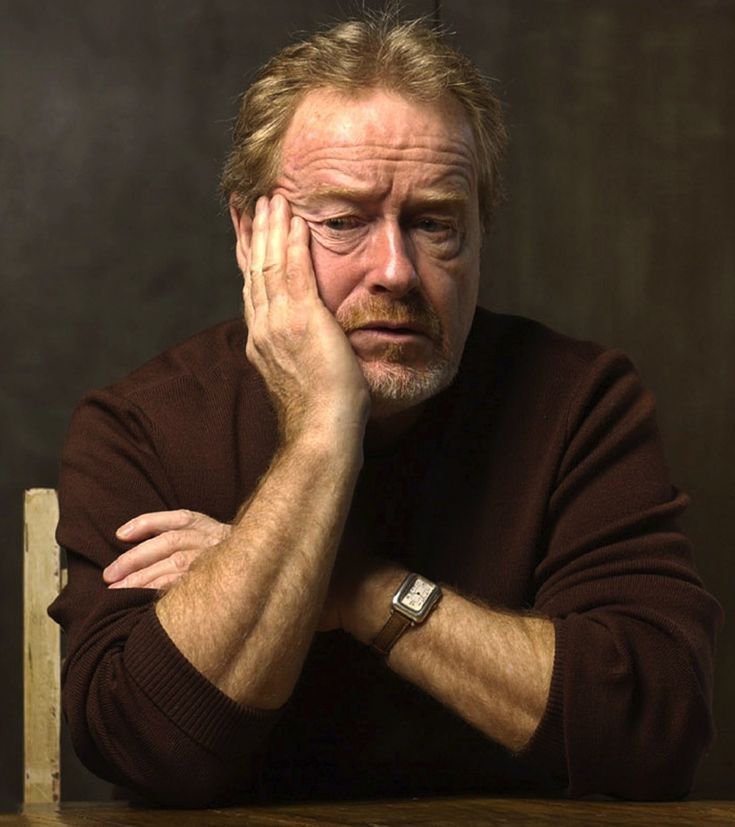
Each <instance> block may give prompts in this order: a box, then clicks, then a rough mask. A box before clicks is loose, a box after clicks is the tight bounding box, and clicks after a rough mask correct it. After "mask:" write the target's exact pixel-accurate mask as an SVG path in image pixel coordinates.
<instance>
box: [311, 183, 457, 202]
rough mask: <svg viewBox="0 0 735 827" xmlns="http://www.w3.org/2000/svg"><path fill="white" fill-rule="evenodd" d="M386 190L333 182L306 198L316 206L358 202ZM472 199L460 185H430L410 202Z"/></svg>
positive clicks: (414, 195) (414, 193)
mask: <svg viewBox="0 0 735 827" xmlns="http://www.w3.org/2000/svg"><path fill="white" fill-rule="evenodd" d="M385 194H386V193H385V192H381V191H377V192H376V191H375V190H374V189H373V188H372V187H366V188H364V189H361V188H360V187H337V186H333V185H331V184H322V185H319V186H318V187H317V188H316V189H315V190H314V191H313V192H311V193H309V195H308V196H307V197H306V200H307V201H308V202H309V203H310V204H313V205H314V206H319V205H321V204H323V203H325V202H328V201H349V202H352V203H356V202H359V201H366V200H368V201H369V200H379V199H380V198H383V197H384V196H385ZM469 199H470V193H469V192H468V191H466V190H465V189H462V188H460V187H428V188H426V189H418V190H415V191H413V192H411V195H410V198H409V202H410V205H411V206H412V207H413V206H432V205H434V206H439V205H442V206H444V205H449V206H453V205H459V206H461V205H463V204H466V203H467V201H469Z"/></svg>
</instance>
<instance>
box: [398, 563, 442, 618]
mask: <svg viewBox="0 0 735 827" xmlns="http://www.w3.org/2000/svg"><path fill="white" fill-rule="evenodd" d="M440 596H441V589H440V588H439V586H437V585H436V583H432V582H431V580H427V579H426V578H425V577H422V576H421V575H420V574H413V575H411V576H410V577H408V578H407V579H406V580H405V582H404V583H403V585H402V586H401V588H400V590H399V591H398V594H396V596H395V598H394V600H393V605H394V606H395V608H396V609H398V610H399V611H401V612H402V613H403V614H405V615H407V616H408V617H410V618H411V619H412V620H414V621H419V622H420V621H422V620H423V619H424V618H425V617H426V615H428V613H429V610H430V609H431V607H432V606H433V605H434V603H436V601H437V600H438V599H439V597H440Z"/></svg>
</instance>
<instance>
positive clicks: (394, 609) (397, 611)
mask: <svg viewBox="0 0 735 827" xmlns="http://www.w3.org/2000/svg"><path fill="white" fill-rule="evenodd" d="M441 596H442V590H441V588H440V587H439V586H438V585H437V584H436V583H432V581H431V580H429V579H427V578H426V577H423V576H422V575H420V574H416V573H413V574H409V575H408V577H406V579H405V580H404V581H403V583H401V585H400V588H399V589H398V591H397V592H396V593H395V594H394V595H393V600H392V601H391V614H390V617H389V618H388V622H387V623H386V624H385V626H383V628H382V629H381V630H380V633H379V634H378V636H377V637H376V638H375V640H374V641H373V643H372V648H373V649H375V651H377V652H379V653H380V654H381V655H387V654H388V652H390V650H391V649H392V648H393V645H394V644H395V642H396V641H397V640H398V638H399V637H400V636H401V635H402V634H403V633H404V632H405V631H406V629H409V628H410V627H411V626H415V625H416V624H418V623H423V622H424V621H425V620H426V618H427V617H428V616H429V615H430V614H431V611H432V609H434V607H435V606H436V604H437V603H438V602H439V598H440V597H441Z"/></svg>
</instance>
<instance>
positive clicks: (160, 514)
mask: <svg viewBox="0 0 735 827" xmlns="http://www.w3.org/2000/svg"><path fill="white" fill-rule="evenodd" d="M201 516H204V515H202V514H199V513H198V512H196V511H189V510H188V509H186V508H177V509H174V510H171V511H149V512H146V513H145V514H138V516H137V517H133V518H132V520H128V521H127V523H124V524H123V525H121V526H120V528H118V530H117V532H116V534H117V536H118V537H119V538H120V539H121V540H125V541H126V542H133V543H134V542H136V541H138V540H143V539H145V538H146V537H153V536H154V535H156V534H161V533H162V532H164V531H173V530H175V529H179V528H187V527H189V526H191V525H194V524H195V523H196V521H197V517H201Z"/></svg>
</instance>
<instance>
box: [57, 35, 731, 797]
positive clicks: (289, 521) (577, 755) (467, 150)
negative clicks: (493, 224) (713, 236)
mask: <svg viewBox="0 0 735 827" xmlns="http://www.w3.org/2000/svg"><path fill="white" fill-rule="evenodd" d="M503 138H504V132H503V127H502V121H501V119H500V112H499V107H498V105H497V102H496V101H495V100H494V98H493V97H492V96H491V95H490V93H489V92H488V91H487V89H486V87H485V85H484V83H483V81H482V80H481V78H480V76H479V75H478V73H477V71H476V70H475V69H474V68H473V67H472V66H471V65H470V64H469V63H468V62H467V61H466V60H465V59H464V58H462V57H461V56H460V55H458V54H457V53H456V52H454V51H452V50H451V49H450V48H448V47H447V46H446V45H445V44H444V43H443V42H442V41H441V40H440V39H439V38H437V37H436V36H435V35H434V34H433V33H431V32H430V31H428V30H426V29H425V28H422V27H421V26H420V25H416V24H403V25H391V24H389V23H387V22H386V21H385V20H380V21H367V22H364V21H363V22H355V23H348V24H343V25H340V26H337V27H336V28H335V29H332V30H331V31H329V32H326V33H323V34H319V35H316V36H314V37H312V38H311V39H309V40H307V41H305V42H303V43H300V44H297V45H296V46H293V47H290V48H289V49H286V50H284V51H283V52H282V53H280V54H279V55H277V56H276V57H275V58H274V59H273V60H272V61H271V62H270V63H269V64H268V65H267V66H266V67H265V69H264V70H263V72H262V73H261V75H260V76H259V78H258V79H257V80H256V82H255V83H254V85H253V87H251V89H250V90H249V91H248V93H247V94H246V95H245V97H244V98H243V103H242V109H241V113H240V117H239V121H238V127H237V129H236V133H235V145H234V148H233V152H232V154H231V156H230V159H229V161H228V165H227V168H226V173H225V179H224V187H225V191H226V194H227V196H228V199H229V203H230V211H231V215H232V221H233V225H234V228H235V234H236V239H237V260H238V264H239V266H240V269H241V270H242V273H243V276H244V290H243V298H244V310H245V320H246V323H247V332H245V330H243V327H242V324H241V323H237V322H233V323H225V324H223V325H220V326H218V327H217V328H215V329H213V330H211V331H208V332H205V333H203V334H201V335H200V336H198V337H195V338H194V339H192V340H189V341H188V342H186V343H184V344H182V345H180V346H178V347H176V348H174V349H172V350H171V351H169V352H168V353H167V354H164V355H163V356H162V357H159V358H158V359H156V360H154V361H153V362H151V363H149V364H148V365H146V366H145V367H143V368H142V369H140V370H139V371H137V372H136V373H134V374H132V375H131V376H130V377H128V378H127V379H125V380H122V381H121V382H118V383H117V384H115V385H113V386H111V387H110V388H107V389H105V390H103V391H99V392H96V393H94V394H91V395H90V396H89V397H88V398H87V399H86V400H85V401H84V402H83V403H82V405H81V406H80V408H79V409H78V411H77V413H76V415H75V418H74V421H73V423H72V426H71V429H70V432H69V436H68V440H67V444H66V448H65V453H64V459H63V467H62V476H61V481H60V496H61V509H62V518H61V523H60V528H59V539H60V542H61V543H62V544H63V545H64V546H65V547H66V548H67V550H68V554H69V564H70V580H69V586H68V587H67V589H66V590H65V592H64V593H63V594H62V595H61V597H60V598H59V599H58V601H57V602H56V603H55V604H54V606H53V607H52V613H53V615H54V616H55V617H56V618H57V619H58V620H59V621H60V622H61V623H62V625H63V626H64V627H65V628H66V630H67V632H68V634H69V656H68V658H67V662H66V667H65V708H66V714H67V716H68V719H69V722H70V727H71V733H72V736H73V738H74V741H75V745H76V748H77V750H78V752H79V754H80V756H81V757H82V759H83V760H85V761H86V763H87V764H88V765H89V766H90V767H91V768H92V769H93V770H94V771H96V772H97V773H99V774H100V775H103V776H105V777H107V778H110V779H111V780H114V781H117V782H119V783H122V784H124V785H126V786H129V787H131V788H133V789H134V790H137V791H138V792H140V793H143V794H144V795H146V796H149V797H152V798H154V799H157V800H160V801H163V802H167V803H178V804H196V805H206V804H211V803H214V802H217V801H222V800H225V801H237V800H246V799H257V800H263V799H273V798H276V797H293V796H296V797H309V796H312V795H313V796H317V795H318V796H325V795H326V796H343V795H360V796H364V795H377V794H380V795H385V794H416V793H425V792H435V793H439V792H442V793H445V792H453V791H469V790H483V791H499V790H504V791H509V790H513V791H516V790H523V789H533V790H537V791H538V790H545V791H563V790H566V791H567V792H569V793H571V794H584V793H587V792H600V793H611V794H617V795H623V796H633V797H655V796H676V795H682V794H684V793H685V792H686V791H687V789H688V787H689V785H690V784H691V780H692V774H693V772H694V769H695V768H696V765H697V763H698V760H699V756H700V755H701V753H702V751H703V749H704V748H705V747H706V745H707V743H708V741H709V739H710V737H711V709H710V706H711V699H710V692H711V669H712V664H711V658H712V645H713V636H714V629H715V626H716V624H717V621H718V608H717V606H716V604H715V602H714V601H713V600H712V598H710V597H709V596H708V595H707V594H706V593H705V592H704V591H703V589H702V587H701V584H700V582H699V580H698V578H697V576H696V574H695V573H694V571H693V568H692V565H691V559H690V551H689V547H688V544H687V542H686V540H685V539H684V538H683V537H682V535H681V534H680V533H679V531H678V529H677V527H676V518H677V517H678V515H679V514H680V513H681V511H682V509H683V507H684V505H685V498H684V497H683V495H681V494H679V493H678V492H677V491H676V490H675V489H673V488H672V486H671V484H670V482H669V480H668V477H667V472H666V469H665V463H664V460H663V458H662V454H661V449H660V445H659V438H658V434H657V431H656V427H655V423H654V414H653V404H652V401H651V398H650V396H649V395H648V394H647V393H646V392H645V391H644V390H643V389H642V387H641V386H640V383H639V380H638V379H637V377H636V375H635V373H634V371H633V369H632V367H631V366H630V364H629V362H628V361H627V360H626V359H625V358H624V357H623V356H622V355H621V354H619V353H616V352H611V351H605V350H603V349H601V348H599V347H597V346H594V345H591V344H588V343H580V342H574V341H571V340H569V339H566V338H564V337H561V336H559V335H557V334H554V333H552V332H551V331H549V330H547V329H545V328H543V327H542V326H540V325H537V324H535V323H531V322H528V321H526V320H522V319H517V318H510V317H501V316H497V315H493V314H490V313H488V312H487V311H483V310H479V309H477V308H476V301H477V292H478V281H479V271H480V267H479V262H480V248H481V239H482V234H483V229H484V228H485V227H486V226H487V224H488V221H489V218H490V215H491V212H492V205H493V200H494V196H495V192H496V190H497V177H498V176H497V162H498V158H499V156H500V154H501V151H502V145H503ZM118 527H119V528H118ZM116 529H117V531H116ZM121 552H123V553H121Z"/></svg>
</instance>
